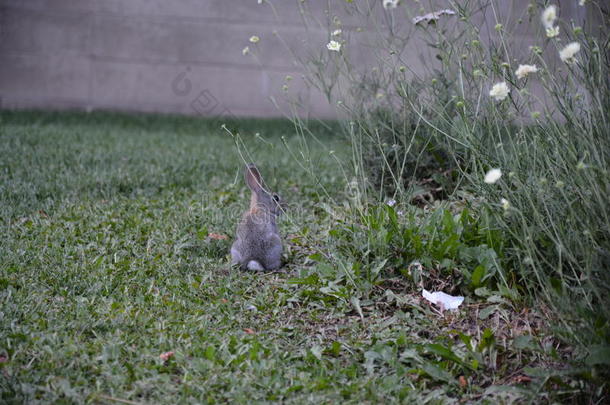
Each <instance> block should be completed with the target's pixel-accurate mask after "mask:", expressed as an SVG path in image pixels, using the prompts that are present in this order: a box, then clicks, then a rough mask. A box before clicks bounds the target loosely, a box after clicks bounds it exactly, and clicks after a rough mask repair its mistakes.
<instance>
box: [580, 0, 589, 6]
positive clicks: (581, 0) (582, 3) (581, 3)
mask: <svg viewBox="0 0 610 405" xmlns="http://www.w3.org/2000/svg"><path fill="white" fill-rule="evenodd" d="M586 2H587V0H580V1H579V2H578V5H579V6H584V5H585V3H586Z"/></svg>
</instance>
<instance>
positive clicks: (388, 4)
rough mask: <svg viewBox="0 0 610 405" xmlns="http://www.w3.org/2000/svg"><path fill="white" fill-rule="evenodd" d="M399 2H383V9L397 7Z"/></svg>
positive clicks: (396, 0) (391, 0)
mask: <svg viewBox="0 0 610 405" xmlns="http://www.w3.org/2000/svg"><path fill="white" fill-rule="evenodd" d="M398 3H400V0H383V8H385V9H386V10H388V9H392V8H396V7H398Z"/></svg>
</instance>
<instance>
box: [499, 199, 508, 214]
mask: <svg viewBox="0 0 610 405" xmlns="http://www.w3.org/2000/svg"><path fill="white" fill-rule="evenodd" d="M500 204H502V208H503V209H504V211H508V209H509V208H510V202H509V201H508V200H507V199H506V198H501V199H500Z"/></svg>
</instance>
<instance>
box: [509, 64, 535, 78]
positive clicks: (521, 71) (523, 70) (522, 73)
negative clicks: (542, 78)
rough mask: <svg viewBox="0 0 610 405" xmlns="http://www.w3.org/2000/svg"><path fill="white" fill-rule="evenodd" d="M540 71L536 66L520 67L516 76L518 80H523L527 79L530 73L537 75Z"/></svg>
mask: <svg viewBox="0 0 610 405" xmlns="http://www.w3.org/2000/svg"><path fill="white" fill-rule="evenodd" d="M537 71H538V67H537V66H536V65H519V67H518V68H517V70H516V71H515V75H517V78H518V79H523V78H524V77H527V75H529V74H530V73H536V72H537Z"/></svg>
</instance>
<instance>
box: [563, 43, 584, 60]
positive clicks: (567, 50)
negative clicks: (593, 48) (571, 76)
mask: <svg viewBox="0 0 610 405" xmlns="http://www.w3.org/2000/svg"><path fill="white" fill-rule="evenodd" d="M578 52H580V44H579V43H578V42H570V43H569V44H567V45H566V46H565V47H564V48H563V49H562V50H561V51H559V57H560V58H561V60H562V61H564V62H566V63H572V62H574V55H576V54H577V53H578Z"/></svg>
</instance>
